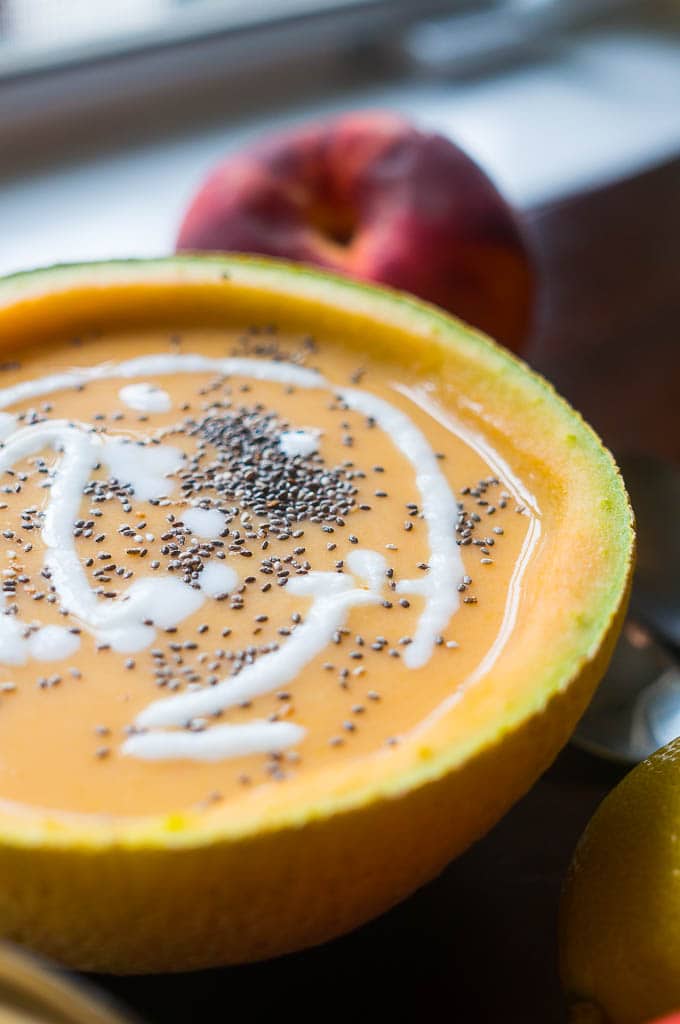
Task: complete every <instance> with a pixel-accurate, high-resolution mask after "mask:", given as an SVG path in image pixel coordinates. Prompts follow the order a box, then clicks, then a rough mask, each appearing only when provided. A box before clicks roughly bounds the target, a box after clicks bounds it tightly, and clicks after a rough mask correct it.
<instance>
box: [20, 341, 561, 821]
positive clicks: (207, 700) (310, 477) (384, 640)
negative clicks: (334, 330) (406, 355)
mask: <svg viewBox="0 0 680 1024" xmlns="http://www.w3.org/2000/svg"><path fill="white" fill-rule="evenodd" d="M1 384H2V388H1V390H0V406H1V407H2V417H1V421H0V425H1V427H2V436H3V446H2V449H0V474H1V477H0V481H1V485H0V515H1V517H2V518H1V522H2V537H1V547H0V551H1V556H2V563H3V564H2V575H3V600H4V614H3V615H2V617H1V618H0V663H1V666H2V668H1V677H0V797H1V798H2V799H3V800H4V801H11V802H14V803H19V804H28V805H32V806H36V805H37V806H40V807H44V808H50V809H61V810H69V811H74V812H85V813H88V812H104V813H112V814H117V815H139V814H146V813H150V812H151V813H153V812H162V811H168V810H171V809H174V808H178V807H186V806H193V807H204V808H206V809H207V810H209V809H211V808H214V807H215V806H216V805H219V806H220V807H223V806H224V805H225V804H226V805H228V804H229V803H230V802H232V801H235V800H243V799H249V798H251V794H253V793H255V792H257V790H258V789H260V788H261V787H267V788H268V789H269V790H270V791H273V787H276V793H278V792H279V791H280V789H285V787H291V786H294V785H295V784H296V783H297V782H299V781H300V780H303V779H304V776H305V775H306V774H307V773H316V772H318V771H319V770H323V769H325V768H326V767H328V766H331V767H332V766H334V765H336V764H337V762H338V761H340V760H345V761H346V760H350V759H351V760H352V761H364V762H365V761H366V760H371V759H373V760H376V759H384V758H386V757H389V756H390V751H391V749H392V748H394V747H397V746H398V745H399V744H401V743H403V742H404V741H405V740H406V739H408V738H409V737H410V735H411V734H412V733H413V732H414V731H415V732H417V731H418V729H419V728H422V724H423V723H425V722H426V721H427V720H428V719H429V718H430V717H431V716H433V715H437V714H438V712H439V710H440V709H441V708H442V706H447V705H450V704H451V702H452V701H456V702H460V703H461V704H464V703H465V701H466V700H467V697H466V690H468V689H469V688H470V687H472V686H473V684H474V682H475V680H478V679H480V678H481V677H482V676H484V675H485V674H486V672H488V671H489V670H490V669H491V667H492V665H493V663H494V661H495V660H496V659H497V658H498V657H499V656H500V655H501V654H502V651H503V648H504V645H505V644H506V643H507V642H508V640H509V638H510V637H511V634H512V631H513V624H514V620H515V616H516V614H517V606H518V602H519V601H520V598H521V594H522V577H523V574H524V573H526V572H527V571H529V570H530V567H531V560H532V553H533V551H534V549H535V545H536V542H537V540H538V538H539V536H540V532H541V529H540V514H539V509H538V503H537V498H536V497H534V496H533V495H532V494H531V493H530V485H529V482H528V481H527V480H522V479H520V478H518V477H517V475H516V473H515V470H514V469H513V466H512V450H511V447H510V445H509V444H499V443H498V438H496V439H495V440H494V443H493V444H492V443H490V442H489V440H488V438H485V436H484V430H483V423H482V422H481V420H480V423H479V430H478V431H477V430H473V429H471V428H470V427H469V426H463V424H462V423H458V422H457V421H456V419H455V418H454V417H453V416H452V415H451V414H449V413H448V412H446V410H445V407H444V405H443V403H442V396H441V394H439V393H438V386H437V382H436V380H434V379H431V378H430V377H428V376H427V375H422V374H419V373H418V372H417V369H413V370H411V369H408V368H404V367H403V366H401V365H397V364H396V363H391V362H390V361H389V360H387V359H378V360H376V359H374V358H371V356H370V354H368V352H363V353H362V352H359V351H356V350H352V349H348V348H347V347H343V346H342V344H341V343H339V340H334V339H326V338H324V337H323V336H313V337H311V336H295V335H288V334H282V333H281V332H280V331H278V330H277V328H276V325H271V324H262V325H250V326H248V327H247V328H244V329H242V330H236V331H231V330H221V329H214V328H213V329H194V330H191V329H183V330H182V331H181V332H179V333H178V332H173V331H168V330H166V329H164V330H159V329H149V328H145V329H137V330H132V331H121V330H115V329H111V330H108V331H105V332H102V333H99V334H97V336H96V337H82V338H74V339H66V340H64V341H61V342H59V343H52V344H44V345H41V346H40V347H39V348H36V349H34V350H33V351H31V352H27V351H22V352H20V353H8V354H6V356H5V362H4V365H3V369H2V379H1Z"/></svg>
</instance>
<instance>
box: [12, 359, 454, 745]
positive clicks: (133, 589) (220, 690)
mask: <svg viewBox="0 0 680 1024" xmlns="http://www.w3.org/2000/svg"><path fill="white" fill-rule="evenodd" d="M206 372H212V373H218V374H221V375H223V376H225V377H226V376H233V375H235V376H245V377H250V378H253V379H255V380H266V381H272V382H276V383H281V384H287V385H293V386H297V387H303V388H326V389H329V390H332V391H334V393H335V394H336V395H338V396H339V397H340V398H341V399H342V400H343V401H344V402H345V403H346V404H347V406H348V407H349V408H350V409H353V410H354V411H356V412H359V413H361V414H362V415H364V416H366V417H369V418H370V419H371V420H372V421H373V422H374V423H375V425H377V426H378V427H379V428H381V429H382V430H383V431H384V432H385V433H386V434H387V435H388V437H389V439H390V441H391V443H392V444H394V445H395V447H396V448H397V449H398V450H399V451H400V452H401V453H402V454H403V455H404V457H405V458H406V459H407V461H408V462H410V464H411V465H412V466H413V469H414V471H415V476H416V485H417V487H418V490H419V492H420V496H421V510H422V514H423V518H424V521H425V523H426V526H427V532H428V540H429V545H430V556H429V569H428V571H427V574H426V575H424V576H423V577H421V578H419V579H413V580H401V581H399V583H398V584H397V590H398V591H399V593H401V594H409V593H410V594H420V595H421V596H422V597H423V598H424V607H423V611H422V613H421V615H420V618H419V620H418V624H417V628H416V631H415V635H414V637H413V642H412V643H411V644H410V645H409V646H408V647H407V649H406V650H405V652H404V656H403V663H404V664H405V665H406V666H407V667H408V668H420V667H422V666H423V665H424V664H426V662H427V661H428V660H429V658H430V656H431V655H432V651H433V648H434V645H435V642H436V638H437V636H438V635H439V634H440V633H441V632H442V630H443V629H444V628H445V627H446V625H447V623H448V621H449V619H450V618H451V616H452V615H453V614H454V613H455V612H456V610H457V609H458V606H459V597H458V592H457V584H458V583H459V582H460V579H461V577H462V574H463V563H462V558H461V555H460V551H459V549H458V546H457V544H456V542H455V536H454V529H453V527H454V523H455V520H456V513H457V506H456V501H455V498H454V496H453V493H452V492H451V489H450V487H449V485H448V482H447V480H446V478H445V476H444V474H443V473H442V472H441V469H440V468H439V465H438V461H437V458H436V456H435V454H434V452H433V451H432V448H431V446H430V445H429V443H428V441H427V439H426V437H425V435H424V434H423V433H422V431H421V430H419V429H418V427H416V425H415V424H414V423H413V421H412V420H411V419H410V418H409V417H408V416H407V415H406V414H405V413H404V412H402V411H401V410H399V409H398V408H396V407H395V406H394V405H392V404H391V403H390V402H387V401H386V400H384V399H382V398H378V397H377V396H375V395H372V394H370V393H369V392H367V391H365V390H361V389H357V388H334V387H333V385H332V384H331V383H330V382H328V381H327V380H326V379H325V378H324V377H322V376H321V375H320V374H319V373H317V372H316V371H314V370H309V369H307V368H304V367H299V366H294V365H291V364H289V363H277V362H266V361H263V360H259V359H248V358H231V357H230V358H224V359H214V358H209V357H206V356H202V355H198V354H193V355H192V354H159V355H149V356H141V357H139V358H136V359H130V360H126V361H124V362H121V363H117V364H114V363H105V364H101V365H98V366H94V367H86V368H82V369H74V370H69V371H65V372H63V373H57V374H51V375H49V376H46V377H42V378H38V379H36V380H31V381H23V382H21V383H19V384H15V385H13V386H11V387H8V388H4V389H0V409H3V408H6V407H7V406H9V405H12V404H14V403H16V402H20V401H24V400H27V399H32V398H37V397H39V396H42V395H47V394H51V393H54V392H56V391H60V390H63V389H66V388H71V387H80V386H82V385H84V384H87V383H88V382H89V381H96V380H104V379H111V378H123V379H126V378H128V379H131V378H137V377H147V376H150V377H157V376H162V375H168V374H174V373H206ZM133 389H134V390H133ZM159 390H160V389H159ZM119 394H120V396H121V398H122V399H123V400H124V401H127V402H128V404H132V403H133V402H134V401H137V402H138V403H139V402H142V401H146V400H147V399H148V400H149V401H153V402H154V403H158V402H159V396H158V393H157V391H156V389H155V388H153V386H151V385H149V384H139V385H131V386H129V387H125V388H122V389H121V391H120V392H119ZM166 394H167V393H166V392H164V391H162V392H161V395H162V396H165V395H166ZM154 395H155V397H153V396H154ZM125 396H126V397H125ZM143 396H146V398H144V397H143ZM160 401H161V402H162V404H163V406H164V408H163V409H161V408H160V405H157V408H156V409H151V407H150V406H149V407H148V409H149V411H167V404H166V403H165V399H162V400H160ZM133 407H135V408H139V405H137V406H133ZM6 416H7V414H4V415H3V419H2V421H0V431H2V430H4V431H5V432H6V433H7V432H8V431H9V430H11V428H12V426H13V423H10V421H9V419H7V418H4V417H6ZM280 443H281V445H282V447H284V450H286V451H287V452H288V453H289V454H292V455H293V454H300V455H307V454H311V452H312V451H314V450H316V449H317V448H318V445H319V438H318V435H317V433H316V432H315V431H311V430H305V431H288V432H286V433H284V434H283V435H282V437H281V442H280ZM312 444H313V445H314V447H313V448H312V447H310V445H312ZM46 447H52V448H53V449H55V450H56V451H57V452H58V453H59V458H58V463H57V466H56V469H55V472H54V476H53V481H52V487H51V490H50V501H49V503H48V505H47V509H46V513H45V517H44V522H43V528H42V537H43V541H44V544H45V566H46V567H47V568H48V569H49V571H50V573H51V578H52V582H53V584H54V587H55V589H56V591H57V593H58V595H59V597H60V599H61V601H62V604H63V606H64V607H65V608H66V609H67V610H68V611H69V612H70V613H71V614H72V615H74V616H75V617H76V618H77V619H79V620H80V621H81V622H82V623H83V624H84V625H85V626H86V627H87V628H88V629H89V630H91V631H92V632H93V633H94V634H95V635H96V636H97V638H98V639H99V640H104V641H105V642H107V643H109V644H110V645H111V646H112V647H113V648H114V649H116V650H118V651H125V652H132V651H137V650H140V649H142V648H144V647H146V646H148V644H149V643H151V642H152V640H153V637H154V635H155V630H154V628H153V627H152V626H150V625H149V624H148V623H149V621H150V620H151V621H153V623H154V625H157V626H158V627H159V628H166V629H167V628H171V627H174V626H177V625H179V623H180V622H181V621H182V620H183V619H185V618H186V617H187V616H189V615H191V614H192V613H193V612H194V611H196V610H197V609H198V608H199V607H200V605H201V603H202V602H203V600H204V599H205V597H206V596H210V597H214V596H218V594H222V593H225V592H228V591H229V590H231V589H233V588H234V587H235V586H236V584H237V582H238V577H237V575H236V573H235V572H234V570H233V569H231V568H230V567H228V566H222V565H217V564H215V565H213V564H212V563H209V564H208V565H206V566H205V568H204V570H203V573H202V574H201V576H202V579H201V581H200V589H198V588H192V587H189V586H187V585H186V584H184V583H182V582H181V581H179V580H177V579H176V578H174V577H173V576H170V575H165V576H161V577H158V576H155V577H153V578H144V579H139V580H137V581H136V582H135V583H133V584H132V585H131V586H130V587H129V588H128V590H127V591H126V592H125V594H124V595H123V596H122V598H121V599H120V600H119V601H117V602H116V604H115V605H112V604H111V603H110V602H109V603H107V602H104V601H101V600H99V598H98V597H97V595H96V593H95V592H94V590H93V589H92V588H91V587H90V586H89V583H88V581H87V577H86V576H85V573H84V571H83V568H82V566H81V563H80V559H79V557H78V554H77V552H76V549H75V545H74V539H73V522H74V520H75V519H76V518H77V516H78V511H79V506H80V502H81V499H82V494H83V489H84V487H85V486H86V484H87V482H88V480H89V478H90V475H91V473H92V471H93V469H94V468H95V466H96V465H97V464H98V463H102V462H103V463H104V464H106V465H107V467H108V469H109V471H110V473H111V475H112V476H114V477H115V478H116V479H118V481H119V482H120V483H124V484H130V485H131V486H132V489H133V491H134V493H135V495H136V496H137V497H138V498H140V499H142V500H146V499H149V498H159V497H165V496H167V495H169V494H170V493H171V492H172V488H173V482H172V480H171V479H169V475H170V474H172V473H174V472H175V471H176V470H177V469H179V467H180V466H181V464H182V461H183V458H184V456H183V454H182V452H180V451H179V450H178V449H175V448H172V447H171V446H169V445H153V446H145V445H140V444H138V443H135V442H134V441H132V440H128V439H125V438H121V437H115V438H109V437H107V436H105V435H102V434H99V433H94V432H92V431H91V429H90V428H89V427H87V426H86V425H84V424H76V423H72V422H67V421H64V420H52V421H46V422H42V423H39V424H36V425H34V426H30V427H24V428H21V429H19V430H16V431H14V432H12V433H8V435H7V436H6V439H5V441H4V443H3V444H2V446H1V447H0V472H2V471H4V470H5V469H7V468H11V467H12V465H13V464H14V463H15V462H17V461H18V460H19V459H22V458H25V457H27V456H29V455H32V454H36V453H37V452H39V451H41V450H43V449H44V448H46ZM218 515H219V516H221V515H222V514H221V513H219V512H218V511H217V510H210V509H201V508H192V509H188V510H187V512H186V513H184V521H185V524H186V525H187V526H188V528H189V529H190V530H192V531H193V532H194V533H196V534H197V535H198V536H215V535H216V534H217V533H219V532H220V531H219V527H220V526H221V525H223V522H224V520H223V519H221V520H220V522H218V521H217V516H218ZM346 561H347V565H348V567H349V569H350V570H351V575H350V573H344V574H340V573H327V572H310V573H309V574H308V575H307V576H304V577H295V578H291V580H290V582H289V585H288V592H289V593H294V594H296V595H299V596H300V597H308V598H311V603H310V605H309V607H308V609H307V611H306V614H305V618H304V621H303V622H302V623H301V624H300V625H298V626H297V628H296V629H295V630H294V632H293V634H292V636H291V637H290V639H289V640H288V641H287V642H286V643H285V645H284V646H282V647H281V648H279V649H277V650H274V651H271V652H269V653H268V654H265V655H263V656H262V657H260V658H258V660H257V661H256V662H254V663H253V664H251V665H248V666H246V667H245V668H244V669H243V670H242V671H241V672H240V673H239V675H238V677H236V678H227V679H225V680H224V681H223V682H221V683H218V684H217V685H215V686H211V687H208V688H206V689H203V690H200V691H192V692H187V693H183V694H180V695H177V696H174V697H170V698H166V699H162V700H158V701H154V702H153V703H152V704H150V705H149V706H148V707H147V708H146V709H145V710H143V711H142V712H141V714H140V715H139V716H138V717H137V720H136V722H135V726H136V728H137V730H139V731H138V732H136V733H135V734H133V735H132V736H130V737H128V739H127V740H126V741H125V743H124V744H123V747H122V750H123V753H124V754H128V755H130V756H134V757H140V758H147V759H166V758H168V759H172V758H192V759H197V760H217V759H221V758H225V757H235V756H241V755H244V754H247V753H253V752H256V751H277V750H282V749H285V748H286V747H288V746H291V745H294V744H296V743H298V742H299V741H300V740H301V738H302V737H303V735H304V730H303V729H302V728H301V727H300V726H298V725H294V724H292V723H277V722H252V723H249V724H240V725H222V726H212V727H211V728H209V729H205V730H204V729H203V728H201V730H199V731H178V727H182V726H186V725H190V724H191V723H192V722H194V721H195V720H196V719H203V717H204V716H210V715H215V714H219V713H220V712H222V711H224V710H226V709H227V708H229V707H233V706H235V705H237V704H240V703H243V702H245V701H249V700H252V699H253V698H254V697H257V696H259V695H262V694H265V693H268V692H270V691H271V690H273V689H275V688H278V687H280V686H282V685H284V684H285V683H288V682H290V681H292V680H293V679H295V678H296V676H297V675H298V674H299V673H300V672H301V671H302V669H304V667H305V666H306V665H307V664H309V662H310V661H312V660H313V659H314V658H315V657H316V656H317V655H318V654H320V653H321V652H322V651H323V650H324V648H325V647H326V646H327V645H328V644H329V643H330V641H331V638H332V636H333V634H334V633H335V631H336V630H337V629H339V628H340V627H341V626H342V625H343V624H344V622H345V621H346V618H347V616H348V614H349V612H350V610H351V609H352V608H353V607H355V606H358V605H362V604H371V603H377V602H379V601H380V600H381V599H382V590H383V587H384V583H385V571H386V562H385V559H384V558H383V556H382V555H381V554H379V553H378V552H375V551H370V550H352V551H351V552H350V553H349V554H348V555H347V559H346ZM48 628H49V627H44V628H43V629H42V630H40V631H39V632H38V633H37V634H34V636H33V638H32V639H31V640H26V639H24V638H23V629H22V626H21V624H20V623H19V622H17V621H16V619H15V618H14V617H10V616H7V615H0V661H2V662H4V663H5V664H15V665H19V664H23V663H25V661H26V660H27V657H28V656H29V654H31V655H33V656H38V657H40V656H41V655H40V654H37V655H36V654H35V653H34V651H36V650H38V651H41V652H43V656H44V652H49V651H50V650H51V651H53V652H55V653H54V654H53V656H54V657H62V656H64V655H63V653H57V652H63V651H64V643H65V641H64V638H63V637H61V635H60V637H59V638H57V636H56V634H54V635H53V634H47V632H46V630H47V629H48ZM41 633H42V638H40V634H41ZM69 635H72V634H69ZM70 642H72V641H70ZM147 730H156V731H152V732H149V731H147Z"/></svg>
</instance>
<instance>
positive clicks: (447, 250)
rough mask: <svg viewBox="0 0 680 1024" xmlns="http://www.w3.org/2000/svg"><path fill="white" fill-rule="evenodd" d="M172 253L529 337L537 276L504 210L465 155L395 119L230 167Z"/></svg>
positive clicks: (382, 115)
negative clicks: (270, 271) (235, 255)
mask: <svg viewBox="0 0 680 1024" xmlns="http://www.w3.org/2000/svg"><path fill="white" fill-rule="evenodd" d="M177 248H178V250H232V251H237V252H250V253H263V254H267V255H270V256H279V257H285V258H289V259H295V260H302V261H304V262H308V263H314V264H317V265H319V266H322V267H326V268H328V269H331V270H335V271H340V272H344V273H347V274H350V275H353V276H355V277H359V278H364V279H366V280H371V281H377V282H382V283H383V284H387V285H391V286H392V287H394V288H401V289H404V290H406V291H410V292H413V293H414V294H415V295H417V296H419V297H420V298H423V299H426V300H428V301H430V302H434V303H436V304H438V305H440V306H443V307H444V308H445V309H448V310H451V311H452V312H453V313H456V314H457V315H459V316H461V317H462V318H463V319H465V320H468V321H469V322H470V323H472V324H474V325H476V326H478V327H480V328H482V329H483V330H485V331H487V332H488V333H489V334H491V335H493V336H494V337H496V338H497V339H499V340H500V341H503V342H505V344H506V345H508V346H509V347H511V348H515V349H517V348H519V347H520V346H521V344H522V342H523V341H524V340H525V337H526V334H527V330H528V324H529V319H530V311H531V299H532V290H533V289H532V274H531V269H530V264H529V259H528V256H527V250H526V246H525V244H524V240H523V237H522V234H521V232H520V230H519V228H518V225H517V222H516V220H515V218H514V216H513V214H512V212H511V211H510V209H509V207H508V206H507V204H506V203H505V202H504V200H503V199H502V198H501V196H500V195H499V193H498V191H497V190H496V189H495V187H494V186H493V185H492V183H491V182H490V181H489V179H488V178H487V177H486V175H485V174H484V173H483V172H482V171H481V170H480V168H479V167H478V166H477V165H476V164H475V163H474V162H473V161H472V160H471V159H470V158H469V157H468V156H466V155H465V153H463V152H462V150H460V149H459V148H458V147H457V146H455V145H454V144H453V143H452V142H450V141H449V140H448V139H446V138H444V137H443V136H441V135H436V134H429V133H426V132H423V131H420V130H419V129H417V128H415V127H414V126H413V125H412V124H410V123H409V122H408V121H407V120H405V119H404V118H402V117H400V116H398V115H396V114H392V113H387V112H367V113H350V114H345V115H343V116H341V117H338V118H336V119H332V120H329V121H322V122H318V123H313V124H310V125H307V126H303V127H299V128H294V129H292V130H290V131H287V132H283V133H281V134H278V135H275V136H272V137H270V138H267V139H264V140H263V141H261V142H259V143H256V144H255V145H253V146H251V147H250V148H248V149H246V150H244V151H242V152H238V153H235V154H234V155H233V156H230V157H228V158H227V159H226V160H225V161H224V162H223V163H221V164H220V165H219V166H218V167H217V168H216V169H215V170H214V171H213V172H212V173H211V174H210V176H209V177H208V179H207V180H206V182H205V183H204V184H203V186H202V187H201V189H200V190H199V192H198V194H197V195H196V197H195V198H194V200H193V202H192V203H191V205H190V207H189V210H188V211H187V213H186V216H185V218H184V222H183V224H182V227H181V230H180V233H179V238H178V241H177Z"/></svg>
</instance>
